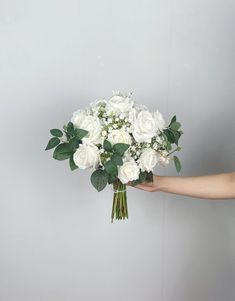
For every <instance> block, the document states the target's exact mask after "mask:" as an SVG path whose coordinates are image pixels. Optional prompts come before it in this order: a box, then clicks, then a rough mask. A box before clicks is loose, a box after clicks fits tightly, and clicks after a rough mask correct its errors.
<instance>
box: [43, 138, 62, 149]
mask: <svg viewBox="0 0 235 301" xmlns="http://www.w3.org/2000/svg"><path fill="white" fill-rule="evenodd" d="M58 144H60V139H59V138H57V137H53V138H51V139H50V140H49V142H48V144H47V146H46V148H45V150H49V149H52V148H54V147H56V146H57V145H58Z"/></svg>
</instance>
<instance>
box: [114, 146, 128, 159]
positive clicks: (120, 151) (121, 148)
mask: <svg viewBox="0 0 235 301" xmlns="http://www.w3.org/2000/svg"><path fill="white" fill-rule="evenodd" d="M129 146H130V145H129V144H126V143H116V144H114V146H113V150H114V152H115V153H116V154H118V155H120V156H123V155H124V153H125V151H126V150H127V149H128V148H129Z"/></svg>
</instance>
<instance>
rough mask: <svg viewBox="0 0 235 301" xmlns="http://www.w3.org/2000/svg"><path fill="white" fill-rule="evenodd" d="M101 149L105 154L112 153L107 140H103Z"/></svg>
mask: <svg viewBox="0 0 235 301" xmlns="http://www.w3.org/2000/svg"><path fill="white" fill-rule="evenodd" d="M103 148H104V150H106V151H107V152H112V150H113V147H112V144H111V143H110V142H109V141H108V140H104V143H103Z"/></svg>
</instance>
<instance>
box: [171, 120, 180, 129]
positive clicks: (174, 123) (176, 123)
mask: <svg viewBox="0 0 235 301" xmlns="http://www.w3.org/2000/svg"><path fill="white" fill-rule="evenodd" d="M180 127H181V124H180V123H179V122H178V121H174V122H173V123H171V125H170V128H171V129H172V130H174V131H178V129H179V128H180Z"/></svg>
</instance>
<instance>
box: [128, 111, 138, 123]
mask: <svg viewBox="0 0 235 301" xmlns="http://www.w3.org/2000/svg"><path fill="white" fill-rule="evenodd" d="M137 114H138V112H137V110H136V109H135V108H132V109H131V110H130V111H129V113H128V121H129V122H130V123H131V124H133V123H134V122H135V120H136V118H137Z"/></svg>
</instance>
